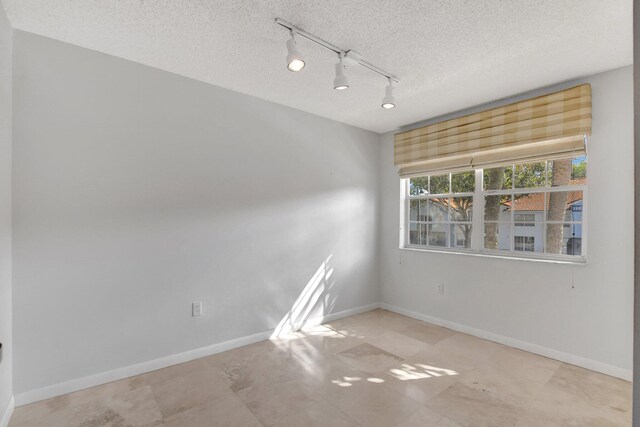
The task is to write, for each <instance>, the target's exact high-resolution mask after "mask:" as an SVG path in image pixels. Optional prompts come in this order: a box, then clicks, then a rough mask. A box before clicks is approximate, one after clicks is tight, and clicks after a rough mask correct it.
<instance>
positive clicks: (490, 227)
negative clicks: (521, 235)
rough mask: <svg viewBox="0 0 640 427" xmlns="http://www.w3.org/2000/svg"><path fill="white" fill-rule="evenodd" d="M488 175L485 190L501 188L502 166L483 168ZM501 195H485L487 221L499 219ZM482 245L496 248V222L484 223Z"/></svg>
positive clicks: (502, 179) (502, 182) (502, 181)
mask: <svg viewBox="0 0 640 427" xmlns="http://www.w3.org/2000/svg"><path fill="white" fill-rule="evenodd" d="M485 173H486V174H487V175H488V181H487V190H501V189H502V185H503V184H504V168H493V169H488V170H485ZM501 197H502V196H487V197H486V198H485V205H484V218H485V220H489V221H498V220H499V219H500V199H501ZM484 233H485V234H484V247H485V248H487V249H498V224H496V223H486V224H485V225H484Z"/></svg>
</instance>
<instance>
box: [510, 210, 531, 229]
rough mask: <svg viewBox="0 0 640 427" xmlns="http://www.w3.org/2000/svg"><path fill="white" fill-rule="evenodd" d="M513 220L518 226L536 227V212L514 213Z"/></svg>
mask: <svg viewBox="0 0 640 427" xmlns="http://www.w3.org/2000/svg"><path fill="white" fill-rule="evenodd" d="M513 220H514V221H515V223H516V226H518V227H535V226H536V224H535V222H534V221H535V220H536V214H533V213H530V214H525V213H514V214H513Z"/></svg>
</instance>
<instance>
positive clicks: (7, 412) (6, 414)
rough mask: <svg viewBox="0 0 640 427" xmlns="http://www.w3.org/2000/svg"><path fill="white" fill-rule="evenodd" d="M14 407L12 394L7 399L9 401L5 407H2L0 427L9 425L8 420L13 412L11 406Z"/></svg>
mask: <svg viewBox="0 0 640 427" xmlns="http://www.w3.org/2000/svg"><path fill="white" fill-rule="evenodd" d="M14 407H15V400H14V399H13V396H11V399H9V403H8V404H7V407H6V408H5V409H4V412H3V413H2V416H1V417H0V427H7V426H8V425H9V420H10V419H11V415H12V414H13V408H14Z"/></svg>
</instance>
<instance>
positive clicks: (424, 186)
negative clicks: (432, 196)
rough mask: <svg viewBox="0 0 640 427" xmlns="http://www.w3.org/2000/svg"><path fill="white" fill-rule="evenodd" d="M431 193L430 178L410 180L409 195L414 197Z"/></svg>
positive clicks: (422, 177) (423, 177)
mask: <svg viewBox="0 0 640 427" xmlns="http://www.w3.org/2000/svg"><path fill="white" fill-rule="evenodd" d="M428 192H429V177H427V176H421V177H419V178H411V179H410V180H409V194H410V195H412V196H421V195H423V194H427V193H428Z"/></svg>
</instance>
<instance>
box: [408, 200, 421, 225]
mask: <svg viewBox="0 0 640 427" xmlns="http://www.w3.org/2000/svg"><path fill="white" fill-rule="evenodd" d="M419 203H420V201H419V200H410V201H409V221H417V220H418V204H419Z"/></svg>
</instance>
